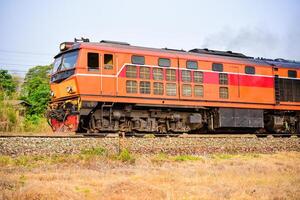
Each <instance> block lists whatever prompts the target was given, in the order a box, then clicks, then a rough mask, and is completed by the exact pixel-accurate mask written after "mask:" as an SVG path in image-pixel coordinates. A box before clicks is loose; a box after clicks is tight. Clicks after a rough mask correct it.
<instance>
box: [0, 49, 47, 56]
mask: <svg viewBox="0 0 300 200" xmlns="http://www.w3.org/2000/svg"><path fill="white" fill-rule="evenodd" d="M0 52H3V53H12V54H28V55H39V56H53V54H51V53H36V52H29V51H9V50H3V49H0Z"/></svg>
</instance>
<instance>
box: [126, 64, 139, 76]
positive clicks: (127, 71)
mask: <svg viewBox="0 0 300 200" xmlns="http://www.w3.org/2000/svg"><path fill="white" fill-rule="evenodd" d="M125 68H126V72H125V76H126V78H137V76H138V73H137V72H138V69H137V66H134V65H126V66H125ZM128 68H135V76H131V75H130V76H129V74H133V72H130V73H129V70H128Z"/></svg>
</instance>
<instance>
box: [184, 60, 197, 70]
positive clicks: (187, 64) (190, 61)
mask: <svg viewBox="0 0 300 200" xmlns="http://www.w3.org/2000/svg"><path fill="white" fill-rule="evenodd" d="M189 63H196V68H193V67H189ZM198 67H199V66H198V61H195V60H187V61H186V68H187V69H195V70H197V69H198Z"/></svg>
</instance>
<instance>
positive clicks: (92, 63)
mask: <svg viewBox="0 0 300 200" xmlns="http://www.w3.org/2000/svg"><path fill="white" fill-rule="evenodd" d="M87 60H88V70H99V54H98V53H88V54H87Z"/></svg>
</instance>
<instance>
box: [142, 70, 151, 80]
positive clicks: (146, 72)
mask: <svg viewBox="0 0 300 200" xmlns="http://www.w3.org/2000/svg"><path fill="white" fill-rule="evenodd" d="M140 78H143V79H150V68H149V67H140Z"/></svg>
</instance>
